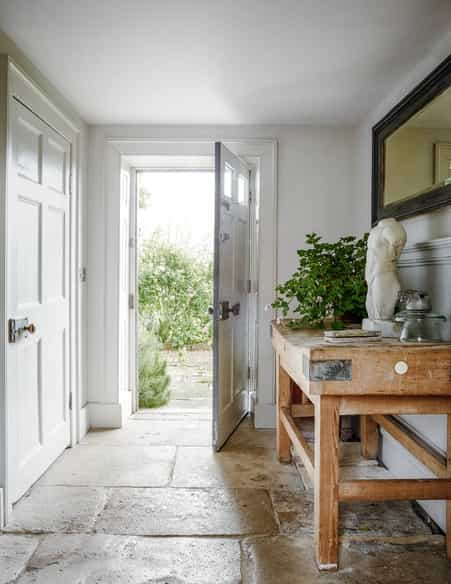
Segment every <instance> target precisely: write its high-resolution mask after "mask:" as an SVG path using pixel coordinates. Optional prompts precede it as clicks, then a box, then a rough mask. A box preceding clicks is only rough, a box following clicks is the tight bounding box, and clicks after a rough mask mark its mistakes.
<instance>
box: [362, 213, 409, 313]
mask: <svg viewBox="0 0 451 584" xmlns="http://www.w3.org/2000/svg"><path fill="white" fill-rule="evenodd" d="M406 240H407V234H406V231H405V229H404V227H403V226H402V225H401V224H400V223H398V222H397V221H396V219H382V220H381V221H379V223H378V224H377V225H376V227H374V228H373V229H372V230H371V232H370V236H369V238H368V252H367V258H366V268H365V279H366V282H367V284H368V294H367V297H366V310H367V312H368V317H369V318H370V319H371V320H391V319H392V317H393V314H394V311H395V305H396V300H397V297H398V293H399V290H400V289H401V285H400V283H399V278H398V272H397V262H398V259H399V256H400V255H401V252H402V250H403V248H404V245H405V243H406Z"/></svg>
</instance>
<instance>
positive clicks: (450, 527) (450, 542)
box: [446, 414, 451, 559]
mask: <svg viewBox="0 0 451 584" xmlns="http://www.w3.org/2000/svg"><path fill="white" fill-rule="evenodd" d="M446 432H447V436H448V440H447V442H448V454H447V467H448V468H447V470H448V476H449V477H451V414H448V416H447V430H446ZM446 551H447V555H448V558H450V559H451V500H450V499H448V500H447V501H446Z"/></svg>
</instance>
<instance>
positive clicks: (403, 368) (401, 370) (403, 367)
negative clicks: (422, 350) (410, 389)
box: [395, 361, 409, 375]
mask: <svg viewBox="0 0 451 584" xmlns="http://www.w3.org/2000/svg"><path fill="white" fill-rule="evenodd" d="M408 370H409V366H408V365H407V363H406V362H405V361H398V362H397V363H396V365H395V371H396V373H397V374H398V375H404V374H405V373H407V371H408Z"/></svg>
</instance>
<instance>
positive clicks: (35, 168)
mask: <svg viewBox="0 0 451 584" xmlns="http://www.w3.org/2000/svg"><path fill="white" fill-rule="evenodd" d="M11 105H12V107H11V119H12V123H11V144H12V151H11V159H10V167H9V174H8V201H7V206H8V251H7V274H8V283H7V286H8V288H7V295H8V300H7V311H8V318H9V327H8V328H9V330H8V335H9V339H8V340H9V342H8V350H7V387H8V403H7V417H8V439H9V445H8V469H9V479H8V485H9V489H10V490H9V496H8V501H9V502H10V503H13V502H15V501H17V499H19V497H21V496H22V495H23V494H24V492H25V491H26V490H27V489H28V488H29V487H30V486H31V485H32V484H33V483H34V482H35V481H36V480H37V479H38V478H39V476H40V475H41V474H42V473H43V472H44V471H45V470H46V469H47V468H48V466H49V465H50V464H51V463H52V462H53V461H54V460H55V459H56V457H57V456H58V455H59V454H60V453H61V452H62V451H63V450H64V449H65V448H66V447H67V446H68V444H69V442H70V414H69V342H70V338H69V261H70V260H69V251H70V250H69V243H70V234H69V226H70V217H69V213H70V164H71V162H70V159H71V148H70V143H69V142H68V141H67V140H65V139H64V138H63V137H62V136H61V135H60V134H58V133H57V132H55V131H54V130H53V129H52V128H51V127H50V126H48V125H47V124H45V123H44V122H43V121H42V120H41V119H39V118H38V117H37V116H35V115H34V114H33V113H32V112H31V111H30V110H28V109H27V108H25V107H24V106H23V105H21V104H20V103H19V102H17V101H16V100H14V99H13V100H12V102H11ZM26 319H28V320H26ZM26 327H28V330H27V328H26Z"/></svg>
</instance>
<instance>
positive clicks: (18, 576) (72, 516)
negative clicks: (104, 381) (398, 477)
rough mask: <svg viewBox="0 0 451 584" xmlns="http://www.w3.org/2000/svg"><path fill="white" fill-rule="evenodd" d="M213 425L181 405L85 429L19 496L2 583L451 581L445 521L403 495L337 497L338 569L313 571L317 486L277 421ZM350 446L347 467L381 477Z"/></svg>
mask: <svg viewBox="0 0 451 584" xmlns="http://www.w3.org/2000/svg"><path fill="white" fill-rule="evenodd" d="M210 434H211V421H210V419H209V416H208V415H207V414H205V413H203V414H202V413H199V412H198V413H196V414H194V413H192V414H187V413H182V412H180V411H178V412H177V411H172V412H171V411H167V412H166V413H163V412H161V411H155V412H148V411H143V412H139V413H138V414H136V415H135V416H134V417H133V418H132V419H131V420H130V421H129V423H128V425H127V426H126V427H125V428H123V429H121V430H107V431H97V432H91V433H89V434H88V435H87V436H86V437H85V439H84V440H83V442H82V444H80V445H79V446H77V447H76V448H74V449H71V450H67V451H66V452H65V453H64V454H63V455H62V456H61V457H60V458H59V459H58V460H57V461H56V462H55V464H54V465H53V466H52V467H51V468H50V469H49V471H48V472H47V473H46V474H45V475H44V476H43V477H42V479H41V480H40V481H39V482H38V483H37V484H36V485H35V486H34V487H33V488H32V489H31V491H30V492H29V493H28V494H27V495H26V496H25V497H24V498H23V499H22V500H21V501H20V502H19V503H18V504H17V505H16V507H15V509H14V513H13V516H12V519H11V521H10V523H9V525H8V526H7V529H6V530H5V533H3V534H2V535H0V584H6V583H13V582H14V583H16V584H25V583H27V584H31V583H35V584H54V583H58V584H59V583H61V584H122V583H123V584H126V583H130V584H131V583H133V584H153V583H154V584H229V583H230V584H232V583H234V584H235V583H239V582H242V583H243V584H294V583H297V582H299V583H300V584H310V583H313V582H315V583H316V582H318V583H320V584H332V583H337V584H338V583H346V584H354V583H358V584H366V583H377V584H382V583H384V584H390V583H393V584H395V583H396V584H403V583H426V582H427V583H428V584H429V583H431V584H441V583H451V563H450V562H448V561H447V560H446V556H445V548H444V537H443V535H434V534H432V533H431V531H430V529H429V527H427V526H426V524H425V523H424V522H423V521H422V520H421V519H420V518H419V517H418V516H417V515H416V514H415V513H414V511H413V509H412V507H411V505H410V504H409V503H407V502H402V503H385V504H360V505H344V506H342V508H341V509H340V538H341V548H340V571H339V572H338V573H335V574H319V573H318V571H317V569H316V566H315V562H314V555H313V541H312V532H313V527H312V515H313V496H312V491H311V489H309V488H308V485H307V488H306V487H305V486H304V485H303V483H302V482H301V480H300V478H299V473H298V472H297V470H296V468H295V466H294V465H281V464H279V463H278V462H277V459H276V456H275V450H274V433H273V432H272V431H269V430H260V431H256V430H254V429H253V428H252V424H251V421H250V420H249V419H248V420H245V421H244V422H243V424H242V425H241V427H240V428H239V429H238V431H237V432H235V434H234V435H233V436H232V438H231V439H230V440H229V443H228V444H227V446H226V447H225V448H224V450H223V451H222V452H221V453H219V454H216V453H214V452H213V451H212V449H211V445H210ZM356 448H358V445H354V444H348V445H343V448H342V452H341V465H342V469H341V472H343V473H344V474H351V475H355V474H356V473H357V474H358V473H362V472H364V473H369V474H370V475H371V476H379V477H383V476H384V474H385V473H386V472H387V471H385V469H383V468H381V467H378V466H377V465H376V464H375V463H374V462H369V463H368V462H365V463H362V462H359V461H358V459H357V458H356V454H357V451H356ZM301 471H302V469H301Z"/></svg>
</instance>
